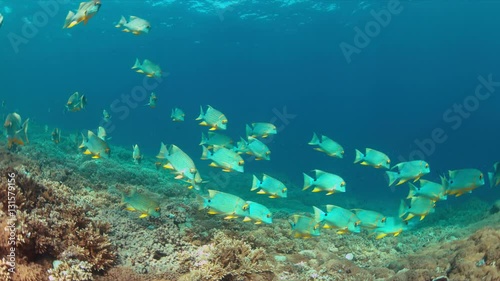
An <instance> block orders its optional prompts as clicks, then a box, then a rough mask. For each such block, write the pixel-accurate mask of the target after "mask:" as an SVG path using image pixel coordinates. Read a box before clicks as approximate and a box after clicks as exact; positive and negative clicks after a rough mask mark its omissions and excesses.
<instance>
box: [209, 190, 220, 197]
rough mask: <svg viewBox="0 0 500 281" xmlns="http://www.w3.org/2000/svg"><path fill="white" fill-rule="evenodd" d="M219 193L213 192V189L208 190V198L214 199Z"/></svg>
mask: <svg viewBox="0 0 500 281" xmlns="http://www.w3.org/2000/svg"><path fill="white" fill-rule="evenodd" d="M217 193H219V191H217V190H213V189H209V190H208V196H209V197H210V198H213V197H214V196H215V195H217Z"/></svg>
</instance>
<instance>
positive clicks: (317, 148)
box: [314, 147, 326, 152]
mask: <svg viewBox="0 0 500 281" xmlns="http://www.w3.org/2000/svg"><path fill="white" fill-rule="evenodd" d="M314 150H317V151H320V152H326V151H324V150H323V149H322V148H319V147H315V148H314Z"/></svg>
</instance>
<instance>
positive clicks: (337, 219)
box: [313, 205, 361, 234]
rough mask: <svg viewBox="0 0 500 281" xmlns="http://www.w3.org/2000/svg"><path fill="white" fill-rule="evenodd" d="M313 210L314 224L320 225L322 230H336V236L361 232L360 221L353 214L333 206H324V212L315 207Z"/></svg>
mask: <svg viewBox="0 0 500 281" xmlns="http://www.w3.org/2000/svg"><path fill="white" fill-rule="evenodd" d="M313 208H314V219H315V220H316V222H318V223H321V224H322V225H323V228H335V229H338V231H337V233H338V234H345V233H348V232H352V233H359V232H361V227H360V226H359V225H360V224H361V220H360V219H359V218H358V217H357V216H356V214H355V213H353V212H351V211H349V210H347V209H344V208H342V207H338V206H335V205H326V212H323V211H322V210H321V209H319V208H317V207H315V206H313Z"/></svg>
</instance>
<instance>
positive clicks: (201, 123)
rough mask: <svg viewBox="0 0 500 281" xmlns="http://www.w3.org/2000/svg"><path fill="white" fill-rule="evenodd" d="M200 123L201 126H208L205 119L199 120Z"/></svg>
mask: <svg viewBox="0 0 500 281" xmlns="http://www.w3.org/2000/svg"><path fill="white" fill-rule="evenodd" d="M200 125H201V126H208V123H207V121H201V122H200Z"/></svg>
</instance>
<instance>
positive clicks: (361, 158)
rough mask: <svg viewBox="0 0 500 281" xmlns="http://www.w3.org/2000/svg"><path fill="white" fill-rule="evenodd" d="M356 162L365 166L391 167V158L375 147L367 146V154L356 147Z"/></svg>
mask: <svg viewBox="0 0 500 281" xmlns="http://www.w3.org/2000/svg"><path fill="white" fill-rule="evenodd" d="M354 163H360V164H361V165H365V166H372V167H375V168H377V169H378V168H385V169H390V168H391V166H390V165H391V159H389V157H388V156H387V155H385V154H384V153H382V152H380V151H377V150H375V149H371V148H367V149H366V151H365V154H363V153H362V152H361V151H359V150H357V149H356V159H354Z"/></svg>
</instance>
